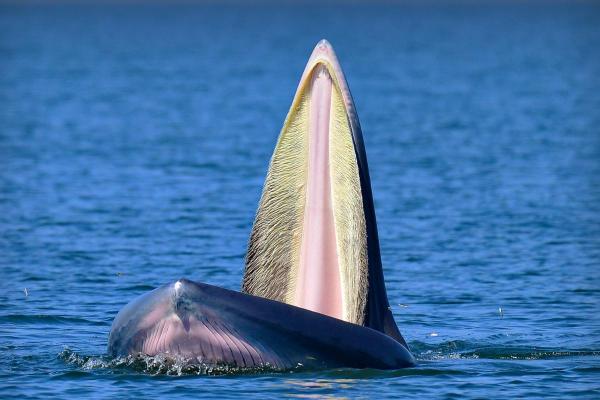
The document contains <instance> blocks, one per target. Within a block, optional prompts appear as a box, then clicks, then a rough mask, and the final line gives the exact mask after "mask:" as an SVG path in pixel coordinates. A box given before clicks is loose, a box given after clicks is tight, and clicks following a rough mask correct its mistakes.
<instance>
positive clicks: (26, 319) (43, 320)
mask: <svg viewBox="0 0 600 400" xmlns="http://www.w3.org/2000/svg"><path fill="white" fill-rule="evenodd" d="M0 322H2V323H4V322H9V323H14V324H52V325H55V324H56V325H60V324H81V325H96V326H105V325H106V322H103V321H92V320H88V319H84V318H76V317H68V316H63V315H46V314H34V315H27V314H9V315H2V316H0Z"/></svg>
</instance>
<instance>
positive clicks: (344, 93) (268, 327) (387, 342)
mask: <svg viewBox="0 0 600 400" xmlns="http://www.w3.org/2000/svg"><path fill="white" fill-rule="evenodd" d="M108 353H109V354H110V355H112V356H128V355H136V354H143V355H149V356H155V355H166V356H168V357H184V358H185V359H186V360H192V361H193V362H194V361H195V362H198V363H202V364H206V365H215V366H216V365H225V366H230V367H237V368H260V367H270V368H275V369H280V370H285V369H290V368H296V367H303V368H338V367H348V368H377V369H397V368H404V367H410V366H413V365H415V360H414V358H413V356H412V354H411V353H410V351H409V348H408V345H407V344H406V341H405V340H404V338H403V337H402V335H401V333H400V330H399V329H398V326H397V325H396V322H395V321H394V317H393V315H392V312H391V310H390V307H389V302H388V299H387V294H386V289H385V281H384V277H383V269H382V265H381V256H380V250H379V239H378V234H377V223H376V219H375V210H374V206H373V197H372V193H371V182H370V178H369V170H368V165H367V157H366V152H365V148H364V144H363V138H362V130H361V127H360V123H359V121H358V115H357V113H356V108H355V106H354V101H353V99H352V96H351V94H350V90H349V88H348V84H347V82H346V79H345V76H344V74H343V72H342V69H341V66H340V64H339V62H338V59H337V56H336V55H335V52H334V51H333V48H332V47H331V45H330V44H329V43H328V42H327V41H325V40H323V41H321V42H319V43H318V44H317V46H316V47H315V49H314V50H313V53H312V55H311V56H310V58H309V61H308V63H307V65H306V68H305V70H304V73H303V74H302V77H301V79H300V84H299V85H298V89H297V91H296V94H295V96H294V99H293V101H292V106H291V108H290V111H289V112H288V115H287V117H286V120H285V122H284V125H283V128H282V130H281V133H280V135H279V139H278V141H277V145H276V147H275V151H274V153H273V156H272V158H271V163H270V165H269V170H268V173H267V177H266V179H265V184H264V188H263V193H262V196H261V200H260V203H259V206H258V211H257V213H256V219H255V221H254V225H253V228H252V232H251V234H250V239H249V244H248V252H247V255H246V266H245V271H244V278H243V282H242V291H241V292H236V291H232V290H227V289H223V288H219V287H216V286H211V285H207V284H204V283H196V282H192V281H190V280H186V279H180V280H178V281H176V282H173V283H169V284H166V285H164V286H161V287H159V288H157V289H155V290H153V291H151V292H149V293H146V294H144V295H142V296H140V297H138V298H137V299H134V300H133V301H131V302H130V303H129V304H127V305H126V306H125V307H124V308H123V309H122V310H121V311H120V312H119V313H118V315H117V316H116V318H115V320H114V321H113V324H112V327H111V331H110V334H109V339H108Z"/></svg>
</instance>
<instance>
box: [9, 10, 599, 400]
mask: <svg viewBox="0 0 600 400" xmlns="http://www.w3.org/2000/svg"><path fill="white" fill-rule="evenodd" d="M3 4H4V5H1V6H0V351H1V357H0V397H9V396H14V397H18V398H28V397H31V398H35V397H37V398H47V397H50V396H52V397H53V398H59V399H60V398H72V397H82V396H85V397H98V398H111V397H116V396H119V397H130V398H167V397H168V398H173V397H182V398H183V397H185V398H189V397H190V396H193V397H202V396H206V397H223V398H240V396H250V397H259V398H279V397H282V396H292V397H311V396H312V397H327V396H330V397H352V398H354V397H363V398H389V397H400V396H408V397H421V398H423V397H424V398H428V397H438V398H468V399H474V398H498V397H511V398H522V397H547V398H552V397H553V398H561V399H562V398H567V397H578V398H590V399H593V398H596V399H597V398H600V300H599V299H600V273H599V269H600V128H599V126H600V111H599V110H600V73H599V72H600V53H599V52H598V44H599V43H600V7H599V6H598V5H597V4H592V3H585V2H584V3H577V4H575V5H570V6H569V5H562V4H559V3H556V2H549V3H547V4H544V3H539V2H538V3H525V4H521V5H519V4H513V3H511V4H512V5H502V4H495V3H494V5H490V6H476V5H472V4H471V5H469V3H466V4H464V3H463V5H458V6H448V5H442V4H440V5H436V4H437V3H429V5H427V6H419V5H414V4H405V3H402V4H399V5H389V4H388V5H366V4H354V5H351V6H348V7H345V8H341V7H333V6H332V7H322V6H316V5H312V6H310V7H301V6H299V5H295V4H292V5H288V6H275V5H269V6H261V7H257V8H251V7H249V6H246V5H235V4H231V5H227V6H216V5H201V4H196V5H193V4H192V5H189V4H188V5H180V6H164V5H137V6H136V5H130V6H114V5H112V6H111V5H100V6H92V5H89V6H76V5H65V6H58V5H46V6H41V5H37V6H11V5H6V4H5V3H3ZM322 37H326V38H328V39H329V40H330V41H331V42H332V43H333V45H334V46H335V48H336V50H337V53H338V56H339V58H340V60H341V63H342V66H343V67H344V69H345V71H346V75H347V78H348V80H349V83H350V87H351V89H352V91H353V93H354V97H355V99H356V104H357V109H358V112H359V115H360V118H361V122H362V125H363V130H364V135H365V142H366V148H367V154H368V157H369V162H370V167H371V177H372V185H373V190H374V196H375V203H376V212H377V217H378V221H379V233H380V238H381V247H382V256H383V263H384V268H385V276H386V281H387V288H388V295H389V299H390V303H391V305H392V308H393V312H394V314H395V317H396V320H397V322H398V324H399V326H400V328H401V330H402V332H403V334H404V337H405V338H406V339H407V341H408V342H409V344H410V346H411V348H412V350H413V352H414V354H415V356H416V357H417V359H418V360H419V365H418V366H417V367H416V368H412V369H406V370H400V371H391V372H390V371H388V372H381V371H375V370H362V371H361V370H331V371H315V372H286V373H266V374H258V375H235V374H233V375H225V376H206V375H195V374H194V371H178V370H177V369H176V368H175V369H174V368H170V367H168V366H166V367H165V366H164V365H161V364H160V363H158V362H157V361H156V360H154V361H152V360H146V362H144V361H137V362H133V361H131V360H112V359H110V358H108V357H107V356H106V355H105V351H106V342H107V335H108V331H109V328H110V323H111V321H112V319H113V318H114V316H115V315H116V313H117V312H118V311H119V309H120V308H121V307H122V306H123V305H125V304H126V303H127V302H128V301H130V300H131V299H133V298H134V297H136V296H137V295H139V294H142V293H144V292H146V291H148V290H150V289H152V288H154V287H156V286H158V285H161V284H163V283H166V282H169V281H173V280H175V279H177V278H180V277H187V278H190V279H194V280H199V281H203V282H207V283H211V284H215V285H219V286H223V287H226V288H230V289H236V290H237V289H239V287H240V282H241V276H242V270H243V258H244V253H245V249H246V240H247V238H248V235H249V231H250V227H251V224H252V221H253V217H254V212H255V209H256V206H257V203H258V199H259V196H260V192H261V186H262V182H263V180H264V177H265V173H266V169H267V165H268V161H269V157H270V155H271V152H272V150H273V148H274V144H275V140H276V138H277V135H278V132H279V129H280V127H281V125H282V123H283V119H284V117H285V114H286V112H287V110H288V107H289V105H290V103H291V99H292V96H293V93H294V90H295V87H296V84H297V82H298V79H299V77H300V74H301V72H302V69H303V67H304V63H305V62H306V60H307V57H308V55H309V53H310V51H311V49H312V47H313V46H314V44H315V43H316V42H317V41H318V40H319V39H321V38H322ZM153 362H154V364H153ZM178 372H181V374H182V376H177V374H178ZM196 372H201V371H196Z"/></svg>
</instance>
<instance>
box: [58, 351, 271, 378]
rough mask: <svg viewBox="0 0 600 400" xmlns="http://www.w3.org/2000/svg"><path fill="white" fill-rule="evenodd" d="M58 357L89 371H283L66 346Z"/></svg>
mask: <svg viewBox="0 0 600 400" xmlns="http://www.w3.org/2000/svg"><path fill="white" fill-rule="evenodd" d="M58 358H59V359H61V360H63V361H64V362H66V363H67V364H71V365H74V366H76V367H78V368H81V369H82V370H85V371H90V370H111V371H113V372H114V371H119V370H122V371H133V372H139V373H144V374H152V375H175V376H183V375H242V374H260V373H273V372H282V370H280V369H277V368H275V367H273V366H271V365H264V366H260V367H251V368H247V367H233V366H229V365H214V364H206V363H204V362H202V361H201V360H199V359H197V358H187V357H182V356H171V355H165V354H160V355H157V356H147V355H143V354H137V355H130V356H127V357H116V358H112V357H109V356H84V355H80V354H77V353H76V352H74V351H72V350H70V349H68V348H67V349H64V350H63V351H62V352H60V353H59V355H58Z"/></svg>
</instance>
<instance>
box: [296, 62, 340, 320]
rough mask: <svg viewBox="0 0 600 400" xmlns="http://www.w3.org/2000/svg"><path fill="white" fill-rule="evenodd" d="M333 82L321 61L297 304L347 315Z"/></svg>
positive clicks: (313, 101)
mask: <svg viewBox="0 0 600 400" xmlns="http://www.w3.org/2000/svg"><path fill="white" fill-rule="evenodd" d="M332 89H333V82H332V79H331V76H330V75H329V72H328V71H327V68H325V67H324V66H323V65H318V66H317V67H316V68H315V70H314V72H313V76H312V80H311V89H310V90H311V93H310V111H309V114H310V123H309V139H308V140H309V156H308V183H307V193H306V205H305V213H304V229H303V236H302V245H301V249H300V268H299V273H298V281H297V286H296V296H295V305H297V306H299V307H303V308H306V309H309V310H312V311H316V312H319V313H322V314H327V315H329V316H332V317H335V318H340V319H342V318H343V312H342V295H341V285H340V273H339V265H338V255H337V244H336V234H335V223H334V217H333V207H332V194H331V177H330V170H329V120H330V112H331V91H332Z"/></svg>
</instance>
